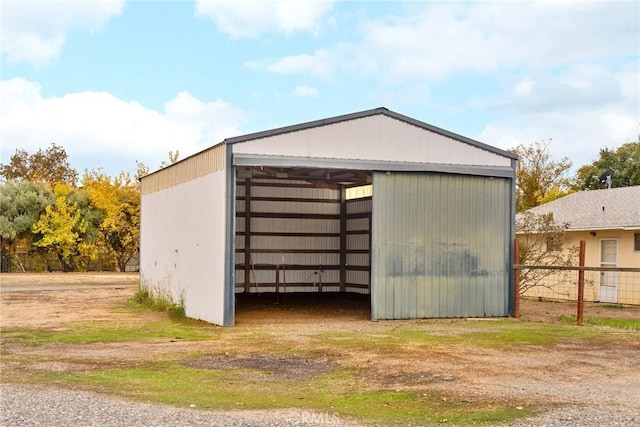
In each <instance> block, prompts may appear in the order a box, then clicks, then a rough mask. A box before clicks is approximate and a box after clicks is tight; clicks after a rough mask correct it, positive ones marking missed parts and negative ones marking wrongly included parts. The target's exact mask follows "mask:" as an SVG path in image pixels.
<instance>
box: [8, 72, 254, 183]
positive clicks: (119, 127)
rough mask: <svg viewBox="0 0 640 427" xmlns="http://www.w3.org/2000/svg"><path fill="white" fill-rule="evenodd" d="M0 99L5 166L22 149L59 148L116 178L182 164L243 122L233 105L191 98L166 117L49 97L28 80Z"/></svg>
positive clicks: (101, 97)
mask: <svg viewBox="0 0 640 427" xmlns="http://www.w3.org/2000/svg"><path fill="white" fill-rule="evenodd" d="M0 96H1V97H2V100H3V103H2V109H1V110H0V139H1V140H2V147H3V153H2V161H3V162H6V161H7V160H8V157H9V156H11V155H12V154H13V153H14V151H15V150H16V149H25V150H27V151H28V152H34V151H36V150H37V149H39V148H44V147H46V146H48V145H49V144H50V143H51V142H55V143H56V144H58V145H61V146H62V147H64V148H65V149H66V150H67V153H68V154H69V158H70V160H71V161H72V165H73V166H74V167H75V168H76V169H77V170H79V171H82V170H84V169H85V168H90V169H93V168H97V167H101V166H104V167H105V168H106V169H107V170H108V172H110V173H112V174H115V173H118V172H119V171H120V170H132V169H135V160H140V161H142V162H144V163H145V164H147V165H148V166H149V167H151V168H155V167H157V166H158V165H159V164H160V163H161V162H162V160H165V159H166V158H167V153H168V152H169V151H174V152H175V151H176V150H178V151H179V152H180V157H181V158H184V157H186V156H188V155H191V154H193V153H195V152H197V151H199V150H202V149H204V148H207V147H209V146H211V145H214V144H216V143H218V142H220V141H222V140H223V139H224V138H226V137H230V136H235V135H238V134H239V133H240V132H239V131H238V126H239V125H240V124H241V123H242V122H244V114H243V113H242V111H240V110H238V109H236V108H235V107H233V106H231V105H229V104H228V103H226V102H224V101H222V100H216V101H213V102H202V101H200V100H198V99H196V98H195V97H193V96H192V95H190V94H189V93H187V92H181V93H179V94H178V95H177V96H176V97H175V98H174V99H173V100H171V101H169V102H167V103H166V104H165V106H164V111H162V112H158V111H154V110H150V109H147V108H145V107H144V106H142V105H140V104H139V103H138V102H135V101H124V100H122V99H119V98H117V97H115V96H113V95H112V94H110V93H107V92H78V93H70V94H67V95H65V96H63V97H43V96H42V94H41V88H40V86H39V85H38V84H37V83H34V82H30V81H27V80H24V79H22V78H14V79H11V80H6V81H0ZM123 162H125V163H124V164H123Z"/></svg>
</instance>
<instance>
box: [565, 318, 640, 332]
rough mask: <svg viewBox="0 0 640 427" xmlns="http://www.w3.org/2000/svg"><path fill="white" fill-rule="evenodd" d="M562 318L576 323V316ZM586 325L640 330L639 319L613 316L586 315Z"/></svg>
mask: <svg viewBox="0 0 640 427" xmlns="http://www.w3.org/2000/svg"><path fill="white" fill-rule="evenodd" d="M560 319H561V320H562V321H564V322H567V323H576V317H575V316H560ZM583 320H584V322H583V323H584V324H585V325H594V326H607V327H609V328H617V329H630V330H632V331H640V320H639V319H615V318H611V317H585V318H584V319H583Z"/></svg>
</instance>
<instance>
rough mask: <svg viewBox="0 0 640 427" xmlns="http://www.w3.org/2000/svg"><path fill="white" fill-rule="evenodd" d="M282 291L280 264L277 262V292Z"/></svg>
mask: <svg viewBox="0 0 640 427" xmlns="http://www.w3.org/2000/svg"><path fill="white" fill-rule="evenodd" d="M279 293H280V264H276V294H279Z"/></svg>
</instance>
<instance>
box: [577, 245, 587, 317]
mask: <svg viewBox="0 0 640 427" xmlns="http://www.w3.org/2000/svg"><path fill="white" fill-rule="evenodd" d="M586 244H587V242H586V241H584V240H580V256H579V263H578V264H579V265H580V267H584V259H585V247H586ZM583 316H584V270H583V269H580V270H578V313H577V315H576V322H577V323H578V325H582V321H583Z"/></svg>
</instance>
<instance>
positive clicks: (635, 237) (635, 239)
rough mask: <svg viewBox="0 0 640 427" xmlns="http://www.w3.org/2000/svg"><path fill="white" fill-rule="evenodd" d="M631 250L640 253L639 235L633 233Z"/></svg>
mask: <svg viewBox="0 0 640 427" xmlns="http://www.w3.org/2000/svg"><path fill="white" fill-rule="evenodd" d="M633 250H634V251H636V252H640V233H634V235H633Z"/></svg>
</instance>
